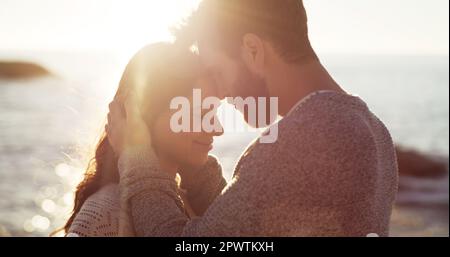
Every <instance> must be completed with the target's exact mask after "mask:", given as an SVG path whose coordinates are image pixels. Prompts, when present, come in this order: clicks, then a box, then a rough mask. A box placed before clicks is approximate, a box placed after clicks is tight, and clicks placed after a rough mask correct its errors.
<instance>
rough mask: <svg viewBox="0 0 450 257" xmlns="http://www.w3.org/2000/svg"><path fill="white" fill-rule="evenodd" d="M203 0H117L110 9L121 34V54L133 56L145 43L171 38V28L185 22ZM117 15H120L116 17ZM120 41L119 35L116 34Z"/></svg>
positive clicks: (125, 56)
mask: <svg viewBox="0 0 450 257" xmlns="http://www.w3.org/2000/svg"><path fill="white" fill-rule="evenodd" d="M200 1H201V0H164V1H161V0H132V1H115V2H114V5H113V9H112V11H111V12H110V13H111V15H114V19H113V20H114V21H115V24H114V28H116V29H117V31H120V32H121V33H123V34H124V35H123V36H121V37H119V39H118V40H119V42H114V43H115V44H118V45H119V48H120V49H119V50H120V52H121V55H122V56H123V57H124V58H125V59H129V58H130V57H131V56H132V55H133V54H134V53H136V52H137V51H138V50H139V49H140V48H142V47H143V46H144V45H146V44H149V43H153V42H156V41H169V40H171V38H172V37H171V34H170V30H169V29H170V27H171V26H174V25H176V24H178V23H179V22H182V21H183V19H184V18H186V17H187V16H188V15H189V14H190V13H191V12H192V11H193V10H194V9H195V8H196V7H197V6H198V4H199V2H200ZM115 17H117V18H115ZM115 38H116V40H117V37H115Z"/></svg>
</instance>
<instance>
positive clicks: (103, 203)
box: [68, 184, 120, 237]
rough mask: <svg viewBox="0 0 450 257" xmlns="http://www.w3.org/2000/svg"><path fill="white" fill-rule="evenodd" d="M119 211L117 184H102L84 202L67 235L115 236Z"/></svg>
mask: <svg viewBox="0 0 450 257" xmlns="http://www.w3.org/2000/svg"><path fill="white" fill-rule="evenodd" d="M119 211H120V202H119V187H118V185H116V184H110V185H107V186H104V187H102V188H101V189H100V190H98V191H97V192H96V193H94V194H93V195H91V196H90V197H89V198H88V199H87V200H86V201H85V202H84V204H83V206H82V207H81V209H80V211H79V212H78V214H77V215H76V217H75V219H74V221H73V223H72V225H71V227H70V229H69V231H68V235H74V234H75V235H78V236H90V237H91V236H117V233H118V227H119Z"/></svg>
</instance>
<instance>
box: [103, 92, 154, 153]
mask: <svg viewBox="0 0 450 257" xmlns="http://www.w3.org/2000/svg"><path fill="white" fill-rule="evenodd" d="M105 130H106V134H107V136H108V140H109V143H110V144H111V146H112V148H113V150H114V153H115V154H116V155H117V156H120V155H121V154H122V153H123V152H124V151H125V150H127V149H130V148H134V147H142V146H144V147H147V146H148V147H151V136H150V132H149V129H148V127H147V124H145V122H144V120H143V119H142V116H141V112H140V110H139V106H138V99H137V97H136V94H135V93H134V92H130V93H128V95H127V96H126V97H125V98H124V99H123V100H122V99H116V100H114V101H113V102H111V103H110V104H109V113H108V124H107V125H106V126H105Z"/></svg>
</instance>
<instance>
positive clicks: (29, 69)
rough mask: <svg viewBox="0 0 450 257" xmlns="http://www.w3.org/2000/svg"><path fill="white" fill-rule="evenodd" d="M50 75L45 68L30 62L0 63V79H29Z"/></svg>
mask: <svg viewBox="0 0 450 257" xmlns="http://www.w3.org/2000/svg"><path fill="white" fill-rule="evenodd" d="M50 75H52V74H51V73H50V71H48V70H47V69H46V68H44V67H42V66H40V65H38V64H35V63H31V62H15V61H8V62H3V61H0V78H4V79H29V78H37V77H43V76H50Z"/></svg>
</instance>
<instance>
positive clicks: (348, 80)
mask: <svg viewBox="0 0 450 257" xmlns="http://www.w3.org/2000/svg"><path fill="white" fill-rule="evenodd" d="M2 59H15V60H17V59H18V60H26V61H34V62H37V63H39V64H42V65H43V66H45V67H47V68H49V69H50V70H51V71H52V72H53V73H55V74H56V76H54V77H47V78H40V79H34V80H1V79H0V236H2V235H14V236H46V235H48V234H49V233H50V232H51V231H53V230H54V229H56V228H58V227H60V226H61V225H62V224H63V223H64V221H65V219H66V218H67V215H68V214H69V212H70V209H71V207H72V202H73V190H74V187H75V186H76V184H77V183H78V182H79V181H80V179H81V177H82V172H83V168H84V167H85V165H86V157H87V156H88V153H89V151H90V150H92V147H93V144H95V142H96V137H97V136H98V135H99V133H100V131H101V129H102V128H103V125H104V121H105V116H104V115H105V113H106V111H107V105H108V103H109V101H110V100H111V99H112V97H113V95H114V93H115V90H116V88H117V83H118V80H119V78H120V76H121V72H122V70H123V68H124V66H125V64H126V62H125V59H124V58H119V57H117V56H115V55H112V54H108V53H102V54H100V53H89V52H71V53H66V52H27V53H24V52H17V53H11V52H9V53H0V60H2ZM321 60H322V62H323V63H324V64H325V66H326V67H327V68H328V69H329V71H330V72H331V74H332V75H333V76H334V77H335V79H336V80H337V82H338V83H339V84H340V85H341V86H343V87H344V88H345V89H346V90H348V91H349V92H350V93H352V94H355V95H358V96H360V97H361V98H363V99H364V100H365V101H366V102H367V103H368V105H369V107H370V108H371V110H372V111H373V112H374V113H375V114H377V115H378V117H379V118H380V119H381V120H382V121H383V122H384V123H385V124H386V125H387V127H388V128H389V130H390V132H391V134H392V136H393V138H394V141H395V142H396V144H399V145H401V146H404V147H406V148H410V149H416V150H418V151H421V152H425V153H428V154H432V155H436V156H443V157H444V158H448V153H449V58H448V56H379V55H377V56H375V55H373V56H345V55H341V56H339V55H326V56H321ZM256 136H257V133H256V132H252V133H225V135H224V136H223V137H221V138H219V139H218V140H216V142H215V145H214V150H213V153H214V154H216V155H217V156H218V157H219V158H220V160H221V162H222V163H223V165H224V171H225V177H226V178H227V179H230V178H231V176H232V171H233V168H234V165H235V163H236V161H237V159H238V158H239V155H240V153H241V152H242V151H243V150H244V148H245V147H246V145H247V144H248V143H249V142H250V141H251V140H253V139H254V138H255V137H256ZM404 181H406V182H405V183H409V184H411V185H416V186H417V187H419V188H421V189H420V190H419V191H427V190H423V188H425V189H427V188H428V189H429V190H428V191H430V190H432V191H433V190H434V191H433V194H431V195H425V196H424V195H423V194H420V195H419V196H416V195H414V194H408V195H406V196H403V198H405V197H406V198H408V196H409V197H411V196H413V198H414V199H425V200H423V201H437V202H438V204H439V206H442V205H444V206H447V212H446V213H444V214H442V213H441V214H439V217H440V218H441V219H444V220H445V219H446V221H447V227H446V228H443V227H442V226H443V225H442V224H441V223H439V224H436V223H433V222H431V223H430V222H428V221H427V220H426V219H425V220H419V221H418V220H417V217H416V216H414V215H415V212H414V210H412V211H411V210H405V211H402V209H400V211H396V214H394V215H395V217H393V222H394V223H395V224H394V226H393V227H394V231H393V235H418V234H421V233H422V234H423V235H447V236H448V177H447V178H445V179H440V180H427V181H425V182H422V181H420V180H417V179H415V178H407V179H405V180H404ZM411 181H412V182H411ZM436 190H438V191H437V192H436ZM414 193H417V192H414ZM423 197H425V198H423ZM403 198H402V199H403ZM433 215H434V214H433V213H431V214H426V215H425V216H423V217H434V216H433ZM442 215H444V217H443V216H442ZM445 215H447V216H445ZM423 217H422V219H423ZM430 219H433V218H430ZM444 225H445V224H444Z"/></svg>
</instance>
